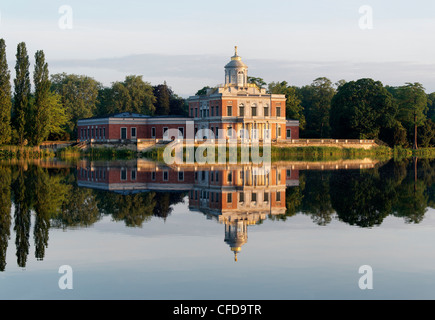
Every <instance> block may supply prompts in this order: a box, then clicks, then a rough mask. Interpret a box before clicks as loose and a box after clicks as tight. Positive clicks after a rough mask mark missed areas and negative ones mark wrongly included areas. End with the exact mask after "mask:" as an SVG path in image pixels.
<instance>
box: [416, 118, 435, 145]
mask: <svg viewBox="0 0 435 320" xmlns="http://www.w3.org/2000/svg"><path fill="white" fill-rule="evenodd" d="M417 133H418V145H419V146H422V147H423V148H429V147H433V146H434V145H435V123H434V122H433V121H432V120H431V119H426V121H425V122H424V123H423V125H422V126H420V127H418V129H417Z"/></svg>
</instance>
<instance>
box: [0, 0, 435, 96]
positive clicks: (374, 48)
mask: <svg viewBox="0 0 435 320" xmlns="http://www.w3.org/2000/svg"><path fill="white" fill-rule="evenodd" d="M434 34H435V1H433V0H414V1H412V2H410V1H403V0H398V1H397V0H396V1H392V0H364V1H363V0H361V1H359V0H305V1H294V0H287V1H282V0H281V1H280V0H269V1H257V0H251V1H242V0H239V1H234V0H232V1H228V0H221V1H197V0H183V1H172V0H171V1H166V0H161V1H136V0H123V1H100V0H95V1H90V0H87V1H83V0H69V1H68V0H61V1H58V0H39V1H24V0H16V1H5V0H1V2H0V38H3V39H5V41H6V45H7V56H8V63H9V68H10V70H11V74H12V76H13V75H14V73H13V67H14V65H15V53H16V46H17V44H18V43H19V42H22V41H24V42H25V43H26V45H27V48H28V51H29V55H30V56H31V58H32V60H33V56H34V53H35V52H36V50H43V51H44V53H45V55H46V59H47V62H48V64H49V70H50V72H51V74H54V73H59V72H67V73H75V74H84V75H88V76H91V77H93V78H95V79H96V80H97V81H99V82H101V83H102V84H103V85H106V86H109V85H110V84H111V83H112V82H114V81H122V80H124V78H125V76H127V75H130V74H136V75H142V76H143V79H144V80H145V81H148V82H150V83H151V84H152V85H156V84H159V83H163V81H166V82H167V84H168V85H169V86H171V87H172V89H173V90H174V91H175V92H176V93H177V94H179V95H180V96H183V97H187V96H189V95H193V94H195V93H196V91H197V90H198V89H200V88H202V87H203V86H206V85H208V86H214V85H216V84H219V83H222V82H224V65H225V64H226V63H227V62H228V61H229V60H230V57H231V56H232V55H233V54H234V46H236V45H237V46H238V53H239V55H240V56H241V57H242V59H243V61H244V62H245V63H246V64H247V65H248V67H249V71H248V74H249V75H251V76H255V77H261V78H263V79H264V80H265V81H266V82H267V83H269V82H272V81H287V82H288V83H289V84H290V85H296V86H303V85H307V84H310V83H311V82H312V81H313V80H314V79H316V78H318V77H328V78H329V79H330V80H331V81H332V82H337V81H339V80H341V79H344V80H346V81H351V80H358V79H360V78H366V77H369V78H373V79H375V80H379V81H382V82H383V83H384V85H387V84H388V85H393V86H396V85H403V84H405V83H407V82H420V83H422V84H423V86H424V87H425V88H426V91H427V92H434V91H435V41H434Z"/></svg>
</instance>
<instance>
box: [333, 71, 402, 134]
mask: <svg viewBox="0 0 435 320" xmlns="http://www.w3.org/2000/svg"><path fill="white" fill-rule="evenodd" d="M396 113H397V106H396V105H395V104H394V103H393V97H392V95H391V94H390V93H389V92H388V91H387V90H386V88H384V86H383V85H382V83H381V82H380V81H374V80H372V79H360V80H358V81H351V82H347V83H345V84H343V85H341V86H340V87H339V88H338V90H337V93H336V95H335V96H334V97H333V99H332V102H331V115H330V125H331V129H332V136H333V137H340V138H341V139H342V138H350V139H375V138H378V137H379V134H380V130H381V128H384V127H387V128H389V127H391V126H393V125H394V123H395V122H394V117H395V116H396Z"/></svg>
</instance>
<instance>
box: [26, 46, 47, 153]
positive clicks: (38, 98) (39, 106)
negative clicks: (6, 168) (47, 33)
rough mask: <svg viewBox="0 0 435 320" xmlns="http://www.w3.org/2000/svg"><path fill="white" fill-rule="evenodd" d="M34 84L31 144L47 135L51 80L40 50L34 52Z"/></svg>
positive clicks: (36, 143) (39, 141)
mask: <svg viewBox="0 0 435 320" xmlns="http://www.w3.org/2000/svg"><path fill="white" fill-rule="evenodd" d="M33 84H34V86H35V102H34V105H33V117H32V121H31V122H32V131H31V133H32V134H31V137H30V140H31V142H32V144H34V145H39V144H40V143H41V142H42V141H44V140H45V139H47V137H48V135H49V131H48V120H49V117H48V115H49V107H50V106H49V101H48V98H49V95H50V86H51V82H50V80H49V75H48V64H47V63H46V62H45V55H44V52H43V51H42V50H40V51H37V52H36V54H35V71H34V73H33Z"/></svg>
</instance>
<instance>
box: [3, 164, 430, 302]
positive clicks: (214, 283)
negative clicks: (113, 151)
mask: <svg viewBox="0 0 435 320" xmlns="http://www.w3.org/2000/svg"><path fill="white" fill-rule="evenodd" d="M0 201H1V205H0V209H1V211H0V299H146V300H152V299H163V300H171V299H192V300H193V299H212V300H213V299H224V300H226V299H246V300H250V299H257V300H258V299H263V300H269V299H276V300H290V299H434V298H435V250H434V245H435V211H434V209H433V208H435V161H434V160H428V159H408V160H403V161H393V160H391V161H388V162H377V161H371V160H367V159H366V160H349V161H347V162H346V161H335V162H325V163H304V162H291V163H290V162H288V163H286V162H279V163H273V164H272V165H270V166H268V167H260V168H259V167H256V166H253V165H249V164H247V165H236V166H230V165H228V166H214V167H213V166H208V167H205V166H204V167H202V166H196V167H195V166H185V167H178V168H177V167H175V168H171V167H166V166H164V165H161V164H158V163H155V162H151V161H145V160H134V161H133V160H129V161H121V160H120V161H88V160H81V161H77V162H73V163H68V162H62V161H54V160H52V161H42V160H41V161H33V162H20V161H9V162H5V161H4V162H1V163H0ZM360 268H361V269H360Z"/></svg>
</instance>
